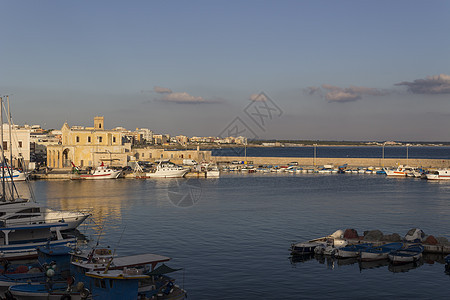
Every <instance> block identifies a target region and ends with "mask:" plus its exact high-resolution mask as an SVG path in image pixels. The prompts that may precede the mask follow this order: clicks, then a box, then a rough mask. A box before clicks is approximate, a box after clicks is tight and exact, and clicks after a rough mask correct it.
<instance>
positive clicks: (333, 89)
mask: <svg viewBox="0 0 450 300" xmlns="http://www.w3.org/2000/svg"><path fill="white" fill-rule="evenodd" d="M304 92H305V93H307V94H309V95H316V94H317V95H320V96H321V97H324V98H325V99H326V100H328V101H329V102H354V101H357V100H360V99H362V97H363V96H364V95H371V96H381V95H385V94H387V92H386V91H383V90H379V89H375V88H369V87H364V86H350V87H348V88H341V87H338V86H334V85H331V84H322V86H321V87H315V86H310V87H307V88H306V89H304Z"/></svg>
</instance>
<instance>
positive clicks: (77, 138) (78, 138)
mask: <svg viewBox="0 0 450 300" xmlns="http://www.w3.org/2000/svg"><path fill="white" fill-rule="evenodd" d="M76 141H77V143H79V142H80V137H79V136H78V135H77V137H76Z"/></svg>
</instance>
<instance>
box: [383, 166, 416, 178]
mask: <svg viewBox="0 0 450 300" xmlns="http://www.w3.org/2000/svg"><path fill="white" fill-rule="evenodd" d="M412 169H413V168H410V167H404V166H402V165H400V166H398V168H395V169H387V168H385V169H384V171H385V172H386V175H387V176H391V177H406V176H407V175H408V173H410V172H411V171H412Z"/></svg>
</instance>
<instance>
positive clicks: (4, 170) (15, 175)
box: [0, 166, 27, 181]
mask: <svg viewBox="0 0 450 300" xmlns="http://www.w3.org/2000/svg"><path fill="white" fill-rule="evenodd" d="M11 173H12V174H11ZM3 176H5V181H11V178H12V180H13V181H25V180H27V174H26V173H24V172H22V171H19V170H17V169H12V168H11V167H9V166H8V167H1V168H0V180H2V179H3Z"/></svg>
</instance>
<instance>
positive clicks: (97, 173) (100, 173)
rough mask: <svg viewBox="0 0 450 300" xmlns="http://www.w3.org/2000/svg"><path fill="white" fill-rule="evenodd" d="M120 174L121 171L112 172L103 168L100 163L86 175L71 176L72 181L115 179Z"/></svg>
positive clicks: (105, 167)
mask: <svg viewBox="0 0 450 300" xmlns="http://www.w3.org/2000/svg"><path fill="white" fill-rule="evenodd" d="M121 173H122V171H121V170H114V169H111V168H108V167H107V166H105V165H104V164H103V162H102V164H101V165H100V166H98V167H97V168H96V169H94V170H92V171H91V172H90V173H88V174H78V175H75V176H72V179H116V178H118V177H119V176H120V174H121Z"/></svg>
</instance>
